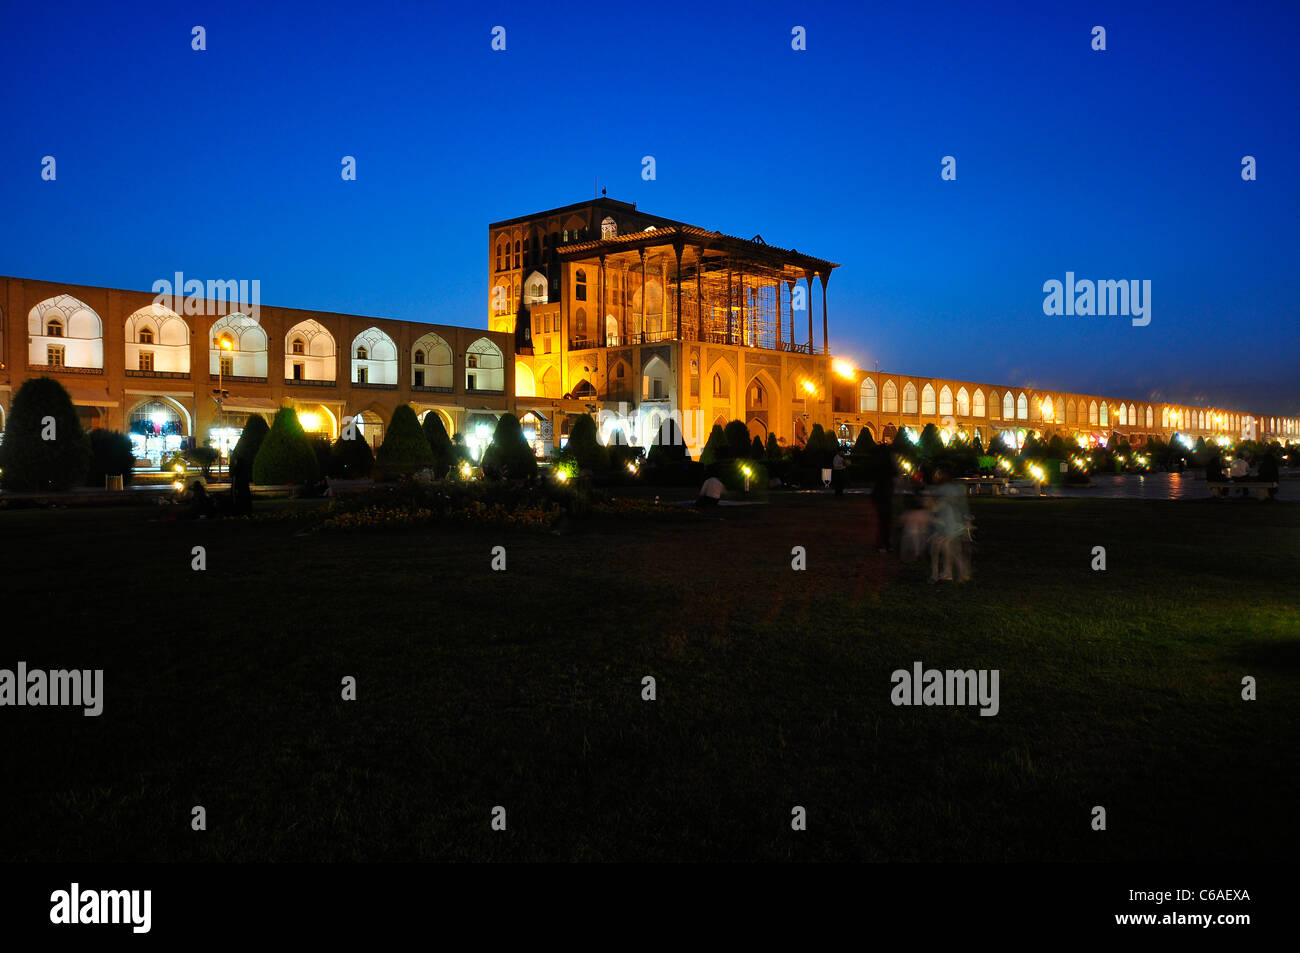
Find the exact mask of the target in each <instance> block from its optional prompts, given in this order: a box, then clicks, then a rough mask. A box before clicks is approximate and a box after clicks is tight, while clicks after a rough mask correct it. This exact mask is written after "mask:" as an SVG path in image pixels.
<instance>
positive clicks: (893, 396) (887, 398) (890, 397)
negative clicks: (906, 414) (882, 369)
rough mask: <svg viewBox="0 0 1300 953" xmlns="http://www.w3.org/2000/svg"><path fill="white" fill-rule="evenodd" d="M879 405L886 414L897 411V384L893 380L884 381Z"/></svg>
mask: <svg viewBox="0 0 1300 953" xmlns="http://www.w3.org/2000/svg"><path fill="white" fill-rule="evenodd" d="M881 407H882V409H883V410H884V412H885V413H887V414H896V413H898V385H897V384H895V383H894V382H893V381H885V391H884V395H883V398H882V401H881Z"/></svg>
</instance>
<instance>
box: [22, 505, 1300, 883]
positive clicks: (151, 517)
mask: <svg viewBox="0 0 1300 953" xmlns="http://www.w3.org/2000/svg"><path fill="white" fill-rule="evenodd" d="M269 505H270V506H275V505H277V504H269ZM278 505H281V506H312V505H316V504H312V503H303V504H298V503H292V504H278ZM972 510H973V512H974V514H975V516H976V519H977V522H978V527H977V550H976V554H975V578H974V580H973V581H972V582H970V583H968V584H966V585H964V586H960V587H956V586H954V585H953V584H951V583H947V584H940V585H930V584H927V582H926V578H925V577H926V574H927V573H928V565H927V567H926V568H925V570H924V571H923V570H922V568H921V567H920V566H917V565H901V564H900V563H899V561H898V558H897V556H895V555H890V556H881V555H877V554H876V552H875V551H874V547H873V544H872V542H871V539H872V537H871V531H872V525H873V524H872V517H871V515H870V506H869V503H868V500H867V498H866V497H865V496H852V497H847V498H845V499H843V500H838V501H837V500H834V499H832V498H830V497H828V496H810V495H803V496H793V497H791V496H776V497H774V498H773V502H772V503H770V504H769V505H765V506H752V507H732V508H723V509H719V510H717V511H715V512H713V513H711V514H709V515H707V516H703V517H700V518H689V517H687V516H683V517H682V518H680V519H667V520H659V519H645V518H626V519H613V518H608V517H601V518H591V519H588V520H584V521H579V522H577V523H575V524H573V525H572V526H571V527H570V531H569V532H567V533H565V534H564V535H558V536H557V535H545V534H537V533H530V532H525V531H521V530H466V529H449V528H443V527H438V528H429V527H416V528H407V529H392V530H373V531H364V530H362V531H336V532H316V533H309V534H304V527H303V525H302V524H300V523H298V522H295V521H292V520H291V521H285V522H266V523H246V522H229V521H227V522H199V523H194V522H187V521H179V522H169V521H164V520H161V519H160V515H161V514H162V512H163V511H162V510H161V509H160V508H158V507H124V508H113V509H98V510H92V509H86V510H77V509H69V510H56V511H30V510H29V511H11V512H0V540H3V552H4V557H5V558H4V571H3V597H4V605H5V622H6V625H5V638H4V640H3V644H4V652H3V655H2V656H0V668H9V669H12V668H14V667H15V666H16V664H17V662H18V661H19V660H23V661H26V662H27V663H28V666H29V667H30V668H45V669H51V668H65V667H67V668H103V669H104V670H105V675H104V681H105V703H104V714H103V715H102V716H101V717H99V718H85V717H83V716H82V715H81V712H80V710H76V709H53V708H45V709H39V708H4V709H0V724H2V725H3V732H4V734H3V738H4V743H3V745H0V777H3V778H4V789H5V791H4V799H3V804H4V810H3V811H0V857H3V858H4V859H6V860H11V859H41V860H76V861H80V860H254V859H275V860H339V859H381V858H382V859H437V860H462V859H475V860H534V859H558V860H623V859H656V860H669V859H701V860H702V859H712V860H751V859H773V860H784V859H861V860H1038V859H1042V860H1111V859H1125V860H1169V859H1200V860H1215V859H1228V858H1233V859H1242V860H1258V859H1276V860H1283V859H1285V860H1290V859H1291V857H1292V853H1293V849H1294V844H1295V841H1296V832H1297V826H1298V824H1297V820H1296V808H1295V798H1296V788H1297V785H1296V781H1297V778H1298V777H1300V771H1298V770H1297V769H1298V767H1300V750H1298V747H1297V741H1300V616H1298V614H1297V584H1296V581H1297V579H1300V533H1298V532H1297V530H1300V507H1298V506H1295V505H1289V504H1276V503H1275V504H1260V503H1250V502H1243V503H1234V504H1231V505H1223V504H1219V505H1215V504H1214V503H1210V502H1203V503H1199V502H1185V503H1149V502H1122V501H1115V500H1100V501H1090V500H977V501H974V502H973V503H972ZM196 545H202V546H204V547H206V549H207V560H208V568H207V570H206V571H204V572H195V571H192V570H191V568H190V563H191V555H190V553H191V547H193V546H196ZM496 545H502V546H505V547H506V550H507V560H508V562H507V570H506V571H505V572H493V571H491V570H490V568H489V563H490V559H491V555H490V550H491V548H492V547H493V546H496ZM796 545H800V546H804V547H806V549H807V554H808V556H807V558H808V569H807V571H805V572H794V571H792V570H791V568H790V561H791V555H790V551H791V547H793V546H796ZM1096 545H1100V546H1104V547H1106V553H1107V564H1108V568H1107V570H1106V571H1105V572H1094V571H1092V569H1091V568H1090V563H1091V561H1092V556H1091V550H1092V547H1093V546H1096ZM917 660H919V661H922V662H924V663H925V665H926V667H931V666H933V667H937V668H945V669H946V668H995V669H998V670H999V672H1000V689H1001V697H1000V705H1001V710H1000V713H999V714H998V715H997V716H996V717H980V716H979V715H978V712H977V710H976V709H975V708H974V707H970V708H946V707H894V706H893V705H892V704H891V702H890V689H891V683H890V675H891V673H892V672H893V671H894V670H895V669H900V668H902V669H910V668H911V666H912V663H913V662H914V661H917ZM345 675H352V676H355V677H356V678H357V681H358V696H359V697H358V700H357V701H355V702H344V701H342V700H341V698H340V680H341V679H342V678H343V676H345ZM645 675H653V676H654V677H655V678H656V679H657V683H658V700H657V701H654V702H647V701H643V700H642V699H641V679H642V677H643V676H645ZM1245 675H1251V676H1254V677H1255V678H1256V679H1257V680H1258V686H1259V687H1258V693H1259V699H1258V700H1257V701H1253V702H1245V701H1243V700H1242V699H1241V680H1242V677H1243V676H1245ZM196 804H201V805H203V806H204V807H205V808H206V810H207V816H208V830H207V831H205V832H201V833H196V832H193V831H192V830H191V829H190V809H191V807H192V806H193V805H196ZM495 805H503V806H505V807H506V809H507V812H508V813H507V818H508V832H507V833H505V834H502V833H494V832H492V831H491V830H490V829H489V816H490V811H491V809H492V808H493V806H495ZM794 805H802V806H803V807H805V808H806V809H807V814H808V830H807V831H806V832H802V833H795V832H792V831H791V829H790V816H791V808H792V807H793V806H794ZM1094 805H1102V806H1104V807H1105V808H1106V810H1107V814H1108V817H1107V826H1108V830H1106V831H1105V832H1100V833H1099V832H1094V831H1093V830H1091V829H1090V820H1091V809H1092V807H1093V806H1094Z"/></svg>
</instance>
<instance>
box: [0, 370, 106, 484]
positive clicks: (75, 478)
mask: <svg viewBox="0 0 1300 953" xmlns="http://www.w3.org/2000/svg"><path fill="white" fill-rule="evenodd" d="M46 418H53V419H52V420H50V421H49V424H50V426H49V427H48V428H47V426H46V423H45V421H46ZM43 435H44V436H51V437H52V439H49V440H45V439H42V437H43ZM89 467H90V443H89V442H88V441H87V440H86V435H85V433H84V432H83V431H82V429H81V421H80V420H78V419H77V410H76V408H75V407H73V406H72V398H71V397H69V396H68V392H67V391H66V390H64V389H63V385H62V384H60V383H59V382H58V381H56V380H54V379H53V378H50V377H36V378H32V379H31V380H27V381H24V382H23V384H22V386H21V387H19V388H18V392H17V393H16V394H14V402H13V404H12V406H11V408H10V411H9V420H8V425H7V427H6V428H5V438H4V441H3V442H0V469H3V471H4V473H3V476H2V477H0V480H2V481H3V482H2V485H3V486H4V488H5V489H6V490H17V491H29V492H31V491H46V490H66V489H69V488H71V487H74V486H80V485H81V482H82V480H84V479H85V476H86V471H87V470H88V469H89Z"/></svg>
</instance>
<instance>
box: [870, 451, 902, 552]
mask: <svg viewBox="0 0 1300 953" xmlns="http://www.w3.org/2000/svg"><path fill="white" fill-rule="evenodd" d="M895 472H896V471H895V469H894V457H893V454H891V453H890V452H889V448H888V447H885V446H881V447H877V448H876V459H875V465H874V466H873V467H872V484H871V505H872V506H873V507H875V511H876V552H878V553H887V552H889V550H890V544H891V541H892V535H893V531H894V475H895Z"/></svg>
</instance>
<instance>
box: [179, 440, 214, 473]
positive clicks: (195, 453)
mask: <svg viewBox="0 0 1300 953" xmlns="http://www.w3.org/2000/svg"><path fill="white" fill-rule="evenodd" d="M181 458H182V459H183V460H184V461H185V462H186V463H188V464H189V465H190V466H192V467H198V468H199V469H200V470H202V471H203V479H205V480H207V479H209V478H210V477H211V476H212V464H214V463H216V462H217V461H218V460H220V459H221V454H220V453H219V452H218V451H217V448H216V447H209V446H208V445H207V444H204V445H203V446H201V447H190V448H188V449H187V450H185V451H183V452H182V453H181Z"/></svg>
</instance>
